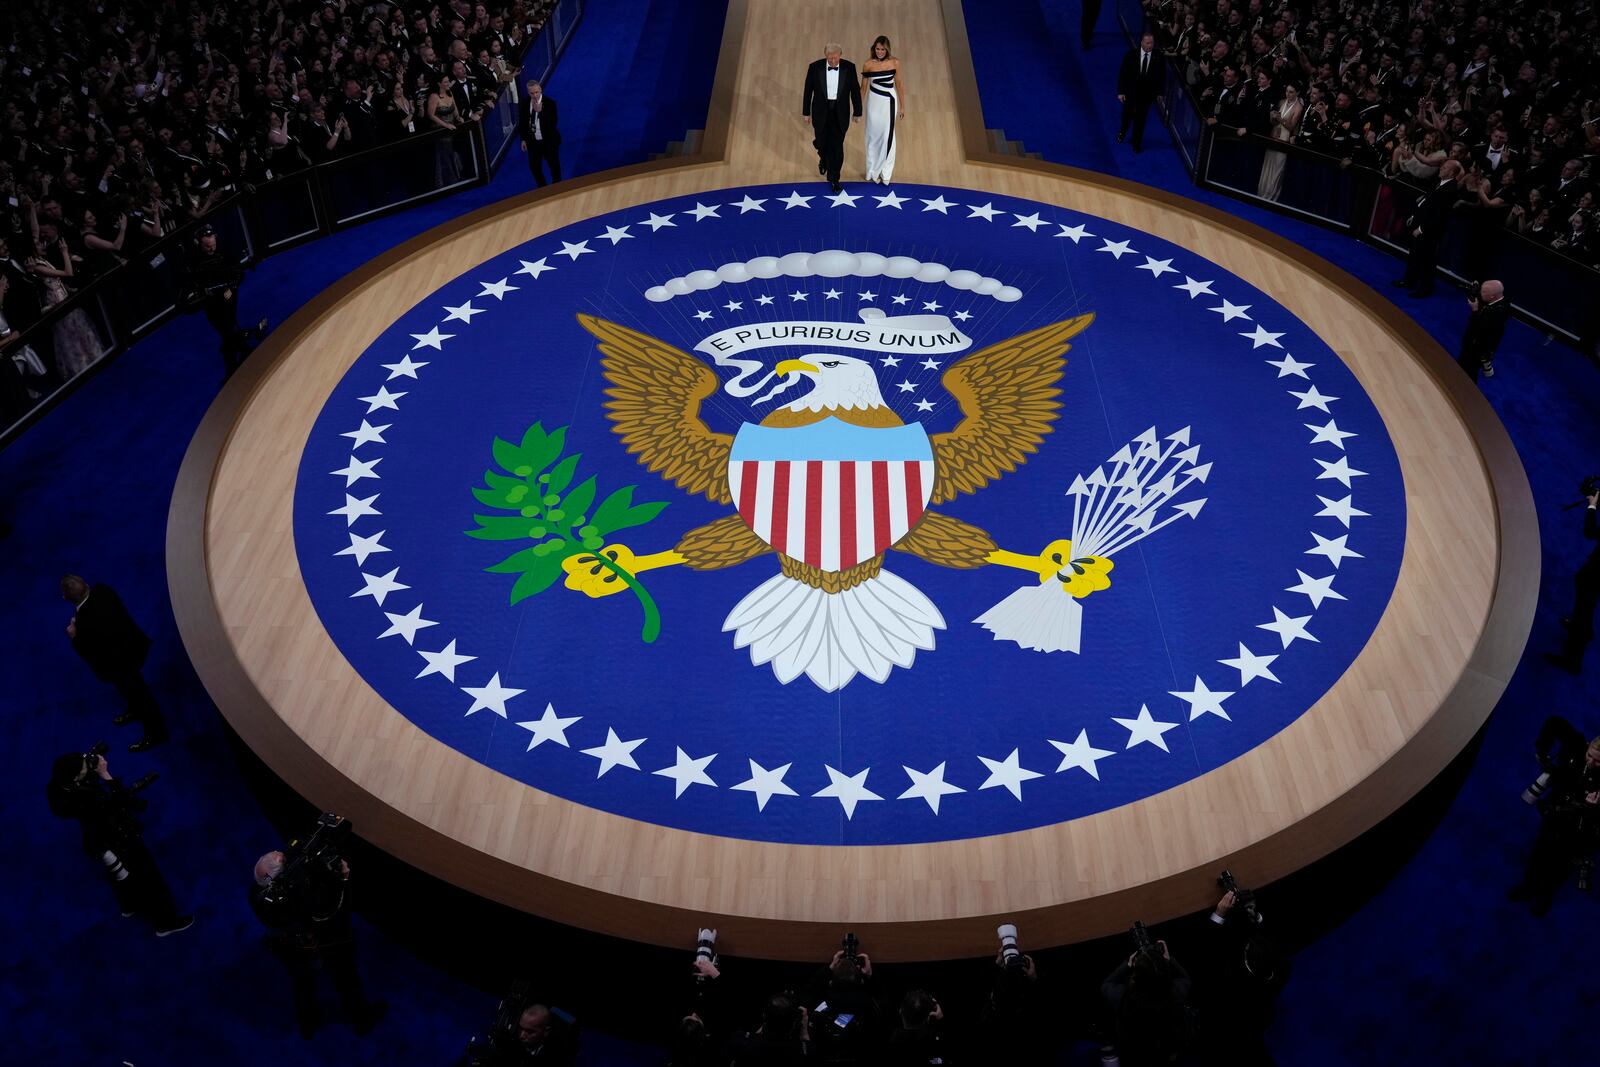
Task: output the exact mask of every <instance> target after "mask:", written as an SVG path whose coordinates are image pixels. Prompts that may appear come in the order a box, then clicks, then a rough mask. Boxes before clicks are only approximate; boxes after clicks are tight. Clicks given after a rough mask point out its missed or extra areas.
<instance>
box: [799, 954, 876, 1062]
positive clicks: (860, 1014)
mask: <svg viewBox="0 0 1600 1067" xmlns="http://www.w3.org/2000/svg"><path fill="white" fill-rule="evenodd" d="M858 946H859V942H858V941H857V940H856V936H855V935H854V934H846V935H845V939H844V947H843V948H841V949H839V950H838V951H837V952H835V953H834V954H833V958H832V959H831V960H829V961H828V964H827V966H826V967H824V968H822V970H820V971H818V972H817V974H816V976H815V977H813V978H812V980H811V983H810V984H809V985H808V986H807V987H806V998H805V1003H807V1004H809V1005H811V1006H812V1007H811V1034H812V1037H813V1038H815V1040H816V1042H817V1044H818V1046H819V1051H820V1052H821V1053H822V1054H823V1055H825V1056H826V1057H827V1059H828V1060H829V1061H830V1062H833V1063H857V1062H866V1061H865V1059H864V1058H863V1055H864V1050H865V1049H866V1048H867V1047H868V1045H869V1044H870V1043H871V1042H872V1040H873V1039H874V1038H875V1037H876V1032H877V1024H878V1004H877V1000H876V999H875V998H874V997H873V994H872V989H871V985H872V958H871V957H870V956H868V955H867V954H866V953H865V952H860V951H858Z"/></svg>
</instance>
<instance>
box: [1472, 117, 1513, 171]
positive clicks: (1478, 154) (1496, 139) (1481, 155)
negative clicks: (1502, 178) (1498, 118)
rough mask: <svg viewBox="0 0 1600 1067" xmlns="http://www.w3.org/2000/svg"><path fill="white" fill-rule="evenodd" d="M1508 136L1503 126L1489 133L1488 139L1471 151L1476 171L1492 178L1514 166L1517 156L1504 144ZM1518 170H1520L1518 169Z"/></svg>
mask: <svg viewBox="0 0 1600 1067" xmlns="http://www.w3.org/2000/svg"><path fill="white" fill-rule="evenodd" d="M1508 137H1509V135H1508V133H1507V132H1506V128H1505V127H1504V126H1496V127H1495V128H1494V129H1492V130H1490V131H1489V139H1488V140H1487V141H1485V142H1484V143H1483V144H1480V145H1479V146H1478V147H1476V148H1474V149H1473V150H1472V158H1473V160H1474V161H1475V162H1476V163H1477V164H1478V169H1479V170H1480V171H1482V172H1483V173H1484V174H1487V175H1488V176H1489V177H1491V178H1493V177H1496V176H1498V175H1499V173H1500V172H1501V171H1502V170H1503V169H1505V168H1506V167H1510V166H1515V165H1516V159H1517V154H1516V152H1514V151H1513V150H1512V148H1511V146H1510V145H1509V144H1507V143H1506V141H1507V139H1508ZM1519 169H1520V168H1519Z"/></svg>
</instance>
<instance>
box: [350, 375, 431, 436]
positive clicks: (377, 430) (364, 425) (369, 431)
mask: <svg viewBox="0 0 1600 1067" xmlns="http://www.w3.org/2000/svg"><path fill="white" fill-rule="evenodd" d="M423 366H426V364H423ZM393 425H394V423H392V422H390V423H385V424H384V425H382V426H374V425H372V423H370V422H368V421H367V420H366V419H362V420H361V429H359V430H351V431H350V432H349V433H342V434H340V435H339V436H340V437H348V438H350V440H351V442H352V443H351V445H350V447H351V448H360V447H361V446H362V445H364V444H367V443H368V442H372V443H375V444H380V445H386V444H388V443H389V442H387V441H385V440H384V439H383V431H385V430H387V429H388V428H389V427H390V426H393Z"/></svg>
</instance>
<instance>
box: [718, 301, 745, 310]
mask: <svg viewBox="0 0 1600 1067" xmlns="http://www.w3.org/2000/svg"><path fill="white" fill-rule="evenodd" d="M722 310H723V311H743V310H744V301H743V300H730V301H728V302H727V303H726V304H723V305H722Z"/></svg>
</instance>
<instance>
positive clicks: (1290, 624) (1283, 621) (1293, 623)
mask: <svg viewBox="0 0 1600 1067" xmlns="http://www.w3.org/2000/svg"><path fill="white" fill-rule="evenodd" d="M1310 621H1311V616H1310V615H1301V616H1298V617H1293V616H1289V615H1285V614H1284V613H1283V612H1281V611H1279V610H1278V608H1277V606H1276V605H1274V606H1273V608H1272V621H1271V622H1263V623H1257V624H1256V629H1258V630H1271V631H1272V632H1273V633H1275V634H1277V635H1278V639H1279V640H1281V641H1282V642H1283V647H1284V648H1288V647H1289V646H1290V645H1291V644H1293V643H1294V641H1295V639H1296V638H1304V639H1305V640H1307V641H1314V642H1316V643H1318V644H1321V642H1320V641H1318V640H1317V638H1315V637H1313V636H1311V632H1310V631H1309V630H1307V629H1306V623H1308V622H1310Z"/></svg>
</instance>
